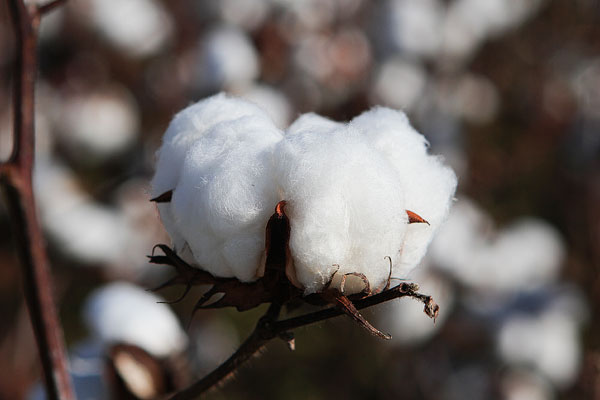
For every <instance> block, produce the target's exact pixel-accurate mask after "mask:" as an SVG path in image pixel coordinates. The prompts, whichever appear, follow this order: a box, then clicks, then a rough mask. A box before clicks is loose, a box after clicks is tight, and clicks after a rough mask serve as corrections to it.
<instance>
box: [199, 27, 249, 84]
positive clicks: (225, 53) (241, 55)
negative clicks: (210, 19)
mask: <svg viewBox="0 0 600 400" xmlns="http://www.w3.org/2000/svg"><path fill="white" fill-rule="evenodd" d="M200 46H201V53H200V57H199V63H198V67H197V68H198V79H199V85H200V89H203V90H207V91H212V90H215V89H220V88H229V89H233V88H240V87H244V86H247V85H249V84H250V83H251V82H252V81H254V80H255V79H256V78H257V77H258V75H259V72H260V71H259V68H260V65H259V59H258V55H257V53H256V49H255V48H254V46H253V44H252V43H251V42H250V40H249V38H248V37H247V36H246V35H245V34H244V33H243V32H242V31H240V30H239V29H237V28H234V27H229V26H220V27H217V28H214V29H213V30H211V31H210V32H208V33H207V34H206V36H205V37H204V38H203V40H202V42H201V44H200Z"/></svg>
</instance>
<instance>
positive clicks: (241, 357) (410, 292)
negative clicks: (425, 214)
mask: <svg viewBox="0 0 600 400" xmlns="http://www.w3.org/2000/svg"><path fill="white" fill-rule="evenodd" d="M417 290H418V286H417V285H415V284H411V283H402V284H400V285H398V286H395V287H393V288H392V289H388V290H385V291H383V292H381V293H379V294H376V295H373V296H369V297H366V298H364V299H361V300H357V301H355V302H353V304H354V307H356V309H358V310H360V309H363V308H367V307H371V306H374V305H377V304H380V303H383V302H386V301H389V300H393V299H396V298H400V297H412V298H414V299H416V300H419V301H421V302H423V304H424V305H425V313H426V314H427V315H429V316H430V317H432V318H435V316H437V311H438V307H437V305H436V304H435V302H434V301H433V299H432V298H431V296H427V295H423V294H420V293H417ZM279 310H280V306H279V305H277V304H275V305H274V304H271V307H269V310H268V311H267V313H266V314H265V315H264V316H263V317H262V318H261V319H260V320H259V321H258V324H257V325H256V328H254V331H253V332H252V333H251V334H250V336H249V337H248V338H247V339H246V340H245V341H244V343H242V345H241V346H240V347H239V349H238V350H237V351H236V352H235V353H234V354H233V355H232V356H231V357H229V358H228V359H227V360H226V361H225V362H224V363H223V364H221V365H220V366H219V367H218V368H217V369H215V370H214V371H213V372H211V373H210V374H208V375H207V376H205V377H204V378H202V379H201V380H199V381H197V382H196V383H194V384H192V385H191V386H189V387H187V388H185V389H183V390H181V391H179V392H177V393H175V394H174V395H173V396H172V397H171V400H189V399H194V398H197V397H199V396H200V395H201V394H202V393H204V392H206V391H207V390H209V389H210V388H212V387H214V386H215V385H217V384H218V383H220V382H223V381H224V380H225V379H227V377H229V376H231V375H232V373H233V372H234V371H235V370H236V369H237V368H238V367H239V366H240V365H242V364H243V363H244V362H245V361H247V360H248V359H250V358H252V357H253V356H254V355H255V354H256V353H257V352H258V351H259V350H260V349H261V348H263V347H264V346H265V345H266V344H267V343H268V342H269V341H270V340H271V339H273V338H276V337H284V338H290V337H293V336H291V335H290V334H289V332H290V331H291V330H293V329H296V328H300V327H302V326H306V325H310V324H314V323H316V322H320V321H323V320H326V319H330V318H334V317H337V316H340V315H343V314H344V311H343V310H341V309H340V308H338V307H331V308H326V309H324V310H320V311H316V312H312V313H308V314H304V315H300V316H298V317H293V318H289V319H284V320H281V321H277V316H278V315H279Z"/></svg>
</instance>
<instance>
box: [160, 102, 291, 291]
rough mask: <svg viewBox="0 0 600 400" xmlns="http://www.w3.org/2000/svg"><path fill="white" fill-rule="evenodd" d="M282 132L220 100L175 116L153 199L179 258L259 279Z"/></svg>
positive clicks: (248, 108)
mask: <svg viewBox="0 0 600 400" xmlns="http://www.w3.org/2000/svg"><path fill="white" fill-rule="evenodd" d="M280 139H281V132H280V131H279V130H278V129H277V128H276V127H275V126H274V125H273V123H272V121H271V120H270V119H269V117H268V116H267V115H266V114H265V113H264V111H262V110H261V109H260V108H259V107H258V106H256V105H254V104H252V103H250V102H247V101H244V100H241V99H237V98H232V97H228V96H225V95H223V94H220V95H216V96H213V97H211V98H209V99H207V100H204V101H201V102H199V103H196V104H194V105H192V106H190V107H188V108H186V109H185V110H183V111H182V112H180V113H179V114H177V115H176V116H175V118H174V119H173V121H172V122H171V124H170V125H169V128H168V129H167V132H166V133H165V136H164V138H163V145H162V147H161V148H160V150H159V152H158V163H157V167H156V175H155V176H154V179H153V181H152V195H153V196H158V195H160V194H162V193H164V192H167V191H169V190H173V199H172V202H171V203H164V204H159V210H160V213H161V217H162V220H163V223H164V224H165V227H166V228H167V231H168V232H169V234H170V235H171V239H172V240H173V245H174V246H175V249H176V250H177V251H183V250H184V249H185V248H186V247H187V249H188V250H190V251H191V252H192V254H193V257H194V259H195V261H196V262H197V263H198V264H199V265H200V266H201V267H202V268H203V269H205V270H207V271H209V272H211V273H213V274H214V275H216V276H221V277H233V276H235V277H237V278H238V279H240V280H243V281H250V280H254V279H256V266H257V264H258V261H259V259H260V257H261V254H262V251H263V250H264V243H265V226H266V221H267V220H268V219H269V217H270V215H271V214H272V213H273V209H274V205H275V204H276V203H277V201H278V198H277V194H276V192H275V188H274V186H273V185H272V182H273V177H272V175H271V174H272V169H269V168H268V164H269V162H270V159H271V150H270V149H271V148H272V146H273V145H274V144H275V143H276V142H277V141H279V140H280Z"/></svg>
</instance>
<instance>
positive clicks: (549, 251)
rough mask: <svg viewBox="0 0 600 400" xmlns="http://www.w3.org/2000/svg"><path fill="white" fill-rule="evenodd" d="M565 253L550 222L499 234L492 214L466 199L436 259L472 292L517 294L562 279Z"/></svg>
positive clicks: (521, 224) (519, 224) (443, 234)
mask: <svg viewBox="0 0 600 400" xmlns="http://www.w3.org/2000/svg"><path fill="white" fill-rule="evenodd" d="M565 252H566V250H565V244H564V242H563V240H562V238H561V236H560V234H559V233H558V232H557V231H556V229H554V228H553V227H552V226H550V225H549V224H547V223H546V222H544V221H542V220H539V219H534V218H521V219H519V220H517V221H515V222H514V223H512V224H511V225H509V226H508V227H506V228H504V229H502V230H500V231H495V228H494V226H493V223H492V221H491V218H490V217H489V216H487V215H486V214H485V213H484V212H483V211H482V210H481V209H479V208H478V207H477V206H476V205H475V204H474V203H473V202H472V201H470V200H466V199H461V200H460V201H459V202H458V204H457V206H456V207H454V209H453V212H452V213H451V215H450V218H449V219H448V221H447V223H446V224H445V225H444V227H443V228H442V229H441V231H440V233H439V235H438V236H437V238H436V240H435V241H434V243H433V244H432V249H431V257H432V259H433V260H434V262H435V263H436V265H437V266H438V267H440V268H442V269H445V270H447V271H448V272H450V273H451V274H452V275H453V276H454V277H455V278H456V279H457V280H459V281H460V282H462V283H463V284H466V285H469V286H470V287H472V288H475V289H477V290H481V291H485V292H486V293H489V292H490V291H494V292H496V293H514V292H516V291H519V290H534V289H537V288H539V287H541V286H543V285H545V284H547V283H549V282H551V281H553V280H554V279H556V277H557V276H558V274H559V272H560V266H561V265H562V262H563V260H564V256H565Z"/></svg>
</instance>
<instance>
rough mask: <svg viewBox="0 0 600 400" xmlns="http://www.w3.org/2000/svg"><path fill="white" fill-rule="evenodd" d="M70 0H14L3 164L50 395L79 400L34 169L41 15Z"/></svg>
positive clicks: (2, 181)
mask: <svg viewBox="0 0 600 400" xmlns="http://www.w3.org/2000/svg"><path fill="white" fill-rule="evenodd" d="M63 2H64V0H56V1H53V2H50V3H47V4H45V5H42V6H37V5H26V4H25V3H24V1H22V0H11V1H9V2H8V6H9V10H10V18H11V21H12V24H13V28H14V32H15V39H16V46H15V47H16V49H17V52H16V54H15V68H14V77H13V85H14V86H13V112H14V118H13V120H14V130H13V143H14V144H13V149H12V153H11V156H10V158H9V160H8V161H7V162H5V163H3V164H1V165H0V186H1V187H2V188H3V191H4V193H5V195H6V200H7V206H8V209H9V212H10V215H11V218H12V222H13V229H14V233H15V235H14V236H15V242H16V246H17V249H18V252H19V255H20V257H21V262H22V265H23V286H24V294H25V298H26V302H27V307H28V310H29V316H30V319H31V324H32V326H33V330H34V333H35V337H36V341H37V344H38V351H39V354H40V359H41V362H42V366H43V371H44V378H45V384H46V390H47V395H48V398H49V399H73V398H75V397H74V394H73V390H72V387H71V380H70V376H69V372H68V367H67V359H66V356H65V349H64V339H63V333H62V328H61V326H60V323H59V321H58V315H57V311H56V306H55V304H54V299H53V296H52V287H53V285H52V280H51V276H50V270H49V263H48V257H47V254H46V249H45V244H44V240H43V237H42V233H41V229H40V225H39V222H38V219H37V216H36V208H35V201H34V195H33V185H32V172H33V162H34V149H35V140H34V139H35V138H34V136H35V131H34V115H35V114H34V112H35V110H34V108H35V101H34V88H35V77H36V68H37V38H38V28H39V23H40V18H41V16H42V15H43V14H45V13H46V12H49V11H50V10H52V9H53V8H55V7H56V6H58V5H60V4H61V3H63Z"/></svg>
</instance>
